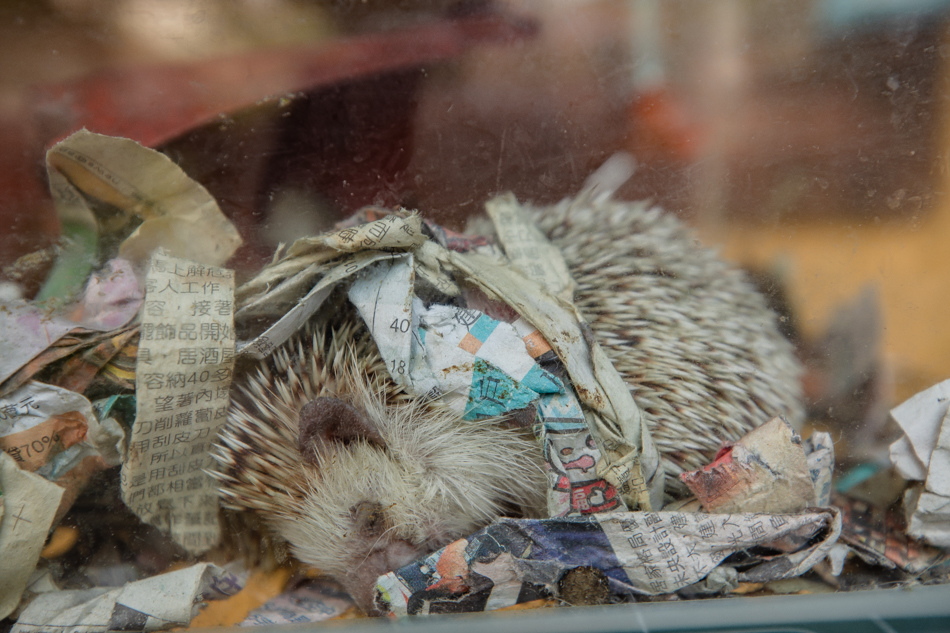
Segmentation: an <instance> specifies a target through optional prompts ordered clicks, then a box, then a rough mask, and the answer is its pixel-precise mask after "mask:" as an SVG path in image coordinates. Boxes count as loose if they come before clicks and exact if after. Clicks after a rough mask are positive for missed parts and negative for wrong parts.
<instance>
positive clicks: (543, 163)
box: [0, 0, 950, 440]
mask: <svg viewBox="0 0 950 633" xmlns="http://www.w3.org/2000/svg"><path fill="white" fill-rule="evenodd" d="M948 11H950V3H948V2H944V1H940V0H824V1H822V0H798V1H790V2H772V1H766V0H717V1H715V2H713V1H709V2H703V1H698V0H697V1H693V0H668V1H660V0H613V1H607V0H587V1H584V0H494V1H492V0H392V1H383V0H371V1H369V2H367V1H365V0H362V1H360V0H335V1H334V0H323V1H319V0H310V1H307V0H204V1H199V0H21V1H16V0H5V1H3V2H0V60H2V61H0V227H2V231H0V266H3V267H4V271H5V272H4V275H6V276H9V275H10V274H11V271H12V270H14V269H13V268H11V266H12V265H13V263H14V262H15V261H16V260H17V259H18V258H20V257H21V256H24V255H26V254H29V253H32V252H34V251H37V250H38V249H43V248H46V247H49V246H50V245H51V244H53V243H54V242H55V241H56V239H57V236H58V231H59V227H58V220H57V218H56V214H55V211H54V210H53V208H52V205H51V202H50V201H49V194H48V190H47V188H46V182H45V177H46V176H45V166H44V159H43V157H44V152H45V150H46V148H48V147H49V146H50V145H51V144H53V143H55V142H56V141H58V140H60V139H62V138H64V137H65V136H67V135H68V134H70V133H71V132H73V131H75V130H77V129H79V128H81V127H86V128H88V129H90V130H91V131H94V132H100V133H104V134H112V135H121V136H127V137H130V138H133V139H135V140H137V141H139V142H141V143H143V144H146V145H148V146H150V147H155V148H157V149H160V150H162V151H164V152H165V153H167V154H168V155H169V156H170V157H171V158H172V159H173V160H175V161H176V162H177V163H178V164H179V165H181V166H182V168H183V169H185V171H186V172H188V173H189V174H190V175H191V176H192V177H193V178H195V179H197V180H198V181H199V182H201V183H202V184H204V185H205V186H206V187H207V188H208V189H209V190H210V191H211V192H212V194H213V195H215V197H216V198H217V199H218V200H219V202H220V204H221V207H222V209H223V210H224V212H225V213H226V214H227V215H228V216H229V217H230V218H232V220H233V221H234V222H235V223H236V224H237V226H238V228H239V229H240V230H241V232H242V234H243V236H244V239H245V242H246V244H245V246H244V247H242V249H241V250H240V251H239V253H238V255H237V256H236V257H235V259H234V260H233V261H232V263H231V265H232V266H233V267H235V268H236V269H238V270H239V272H244V273H247V272H249V271H252V270H253V269H254V268H255V267H257V266H259V265H260V264H261V263H262V262H264V261H266V260H267V259H269V257H270V255H271V254H272V252H273V249H274V247H275V246H276V245H277V244H278V243H279V242H281V241H289V240H292V239H294V238H295V237H298V236H300V235H302V234H305V233H308V232H313V231H319V230H321V229H324V228H327V227H328V226H330V225H331V224H332V223H333V222H335V221H337V220H339V219H340V218H342V217H345V216H346V215H347V214H348V213H349V212H351V211H353V210H355V209H357V208H359V207H360V206H362V205H365V204H382V205H390V206H393V205H404V206H407V207H411V208H418V209H419V210H421V211H423V212H424V213H425V214H426V215H428V216H429V217H432V218H433V219H435V220H436V221H438V222H442V223H444V224H446V225H448V226H450V227H453V228H461V227H463V226H464V224H465V221H466V219H467V218H468V217H469V216H470V215H472V214H475V213H478V212H479V211H480V210H481V208H482V206H481V205H482V203H483V202H484V201H485V200H486V199H487V198H488V197H490V196H492V195H494V194H496V193H500V192H505V191H513V192H514V193H515V194H516V195H517V196H518V197H519V198H520V199H522V200H532V201H535V202H539V203H546V202H553V201H556V200H559V199H561V198H563V197H565V196H568V195H572V194H573V193H576V192H577V191H578V189H579V188H580V187H581V185H582V183H583V182H584V180H585V178H586V177H587V176H588V175H589V174H590V173H591V172H592V171H593V170H594V169H596V168H597V167H598V166H599V165H601V164H602V163H603V162H604V161H605V160H606V159H607V158H608V157H610V156H611V155H613V154H614V153H616V152H620V151H623V152H628V153H630V154H631V155H632V156H633V157H634V158H635V159H636V161H637V165H638V166H637V170H636V172H635V173H634V175H633V177H632V178H631V180H630V181H629V182H628V183H627V184H626V185H624V187H623V188H622V189H621V190H620V191H619V196H620V197H622V198H626V199H639V198H650V199H653V200H655V201H656V202H657V203H659V204H662V205H663V206H664V207H666V208H667V209H668V210H669V211H671V212H673V213H675V214H677V215H678V216H680V217H681V218H682V219H684V220H685V221H687V222H689V223H690V224H691V225H693V226H694V227H695V228H696V230H697V234H698V237H699V239H701V240H702V241H703V242H704V243H706V244H709V245H716V246H718V247H719V248H720V249H721V252H722V253H723V254H724V255H725V256H726V257H728V258H730V259H732V260H734V261H736V262H737V263H739V264H741V265H743V266H745V267H747V268H748V269H749V270H750V271H752V272H754V274H755V278H756V279H757V280H758V281H759V283H760V284H761V285H762V287H763V288H764V289H765V290H766V291H767V292H768V293H769V296H770V297H771V298H772V300H773V302H774V303H775V305H776V307H777V308H778V309H779V310H780V311H781V312H782V315H783V317H782V318H783V323H784V324H785V327H786V329H787V331H788V334H789V336H791V337H793V338H794V339H795V340H796V343H798V345H799V348H800V350H801V353H802V356H803V358H805V359H806V361H807V362H808V366H809V374H808V377H807V383H806V387H807V388H808V393H809V396H810V398H811V403H812V413H813V416H812V417H813V419H825V420H827V421H829V424H830V423H833V422H838V423H841V424H844V426H842V427H840V428H841V429H843V430H840V432H839V436H841V437H844V436H846V435H848V433H847V429H848V428H851V429H857V428H864V427H862V426H860V425H859V424H858V423H859V422H865V423H868V424H877V425H880V424H882V422H881V420H882V419H883V412H884V411H886V409H887V408H888V407H889V406H892V405H893V404H894V403H895V402H897V401H899V400H900V399H903V398H905V397H908V396H910V395H912V394H913V393H915V392H916V391H918V390H920V389H923V388H925V387H927V386H929V385H931V384H933V383H935V382H938V381H941V380H943V379H945V378H947V377H948V376H947V373H948V372H947V359H948V358H950V323H948V321H950V320H948V318H947V309H948V301H947V296H948V293H947V291H948V281H947V271H948V270H950V248H948V244H947V243H948V241H950V200H948V198H947V196H946V195H945V194H944V192H945V189H946V186H947V184H948V169H947V165H948V149H950V130H948V129H947V116H946V115H947V113H948V103H950V102H948V98H947V96H948V88H950V87H948V82H947V80H946V78H947V74H948V56H950V39H948V28H947V17H948V15H950V13H948ZM19 281H20V282H21V283H22V285H23V287H24V289H25V290H26V292H27V294H29V292H31V291H34V290H35V288H36V285H37V283H38V281H39V279H30V278H29V277H26V278H22V277H21V278H20V279H19ZM878 428H879V427H878ZM845 439H846V440H847V439H848V438H846V437H845ZM853 439H854V438H852V440H853Z"/></svg>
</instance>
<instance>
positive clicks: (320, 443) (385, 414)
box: [274, 393, 544, 611]
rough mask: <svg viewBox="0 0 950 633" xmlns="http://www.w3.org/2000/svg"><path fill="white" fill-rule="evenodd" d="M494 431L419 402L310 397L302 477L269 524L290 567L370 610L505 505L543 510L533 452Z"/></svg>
mask: <svg viewBox="0 0 950 633" xmlns="http://www.w3.org/2000/svg"><path fill="white" fill-rule="evenodd" d="M355 402H358V403H359V404H358V405H357V404H355ZM497 422H498V421H497V420H480V421H469V420H462V419H461V418H459V416H458V415H457V414H455V413H453V412H452V411H450V410H449V409H448V408H446V407H442V406H437V405H434V404H433V403H431V402H427V401H424V400H419V399H412V400H410V401H407V402H403V403H399V404H395V405H387V404H386V403H385V402H384V401H383V400H381V399H380V398H374V397H370V396H369V395H368V394H366V393H363V394H362V397H360V398H359V399H358V400H356V401H354V400H344V399H342V398H337V397H332V396H321V397H317V398H315V399H313V400H312V401H310V402H308V403H307V404H306V405H304V406H303V407H302V408H301V410H300V414H299V422H298V442H299V451H300V452H299V454H300V457H301V460H302V461H303V462H304V463H303V468H302V469H301V470H302V473H301V474H302V475H303V476H302V477H301V478H300V479H299V483H297V484H296V488H297V494H295V495H293V496H294V501H293V504H292V507H291V508H288V509H287V510H286V511H282V512H280V516H279V517H276V520H274V524H275V527H276V528H277V530H278V532H279V533H280V534H281V536H283V537H284V538H285V539H286V540H287V541H288V542H289V543H290V544H291V546H292V548H293V551H294V555H295V556H296V557H297V558H299V559H300V560H301V561H303V562H305V563H307V564H310V565H313V566H314V567H316V568H317V569H319V570H321V571H323V572H325V573H328V574H330V575H333V576H335V577H336V578H337V579H338V580H340V581H341V582H342V583H343V585H344V586H345V587H346V589H347V590H348V591H349V592H350V593H351V594H353V596H354V598H355V599H356V600H357V602H358V604H359V606H360V607H361V608H363V609H364V610H367V611H371V610H372V609H373V605H372V592H373V588H374V585H375V582H376V579H377V578H378V577H379V576H381V575H383V574H384V573H386V572H389V571H392V570H395V569H398V568H399V567H402V566H404V565H407V564H409V563H410V562H412V561H413V560H417V559H420V558H422V557H423V556H426V555H428V554H430V553H432V552H433V551H435V550H436V549H438V548H439V547H442V546H444V545H446V544H448V543H449V542H451V541H454V540H456V539H459V538H462V537H464V536H466V535H468V534H471V533H472V532H474V531H476V530H478V529H479V528H481V527H483V526H484V525H485V524H487V523H488V522H490V521H491V520H492V519H493V518H495V517H497V516H498V515H499V513H500V512H501V510H502V508H504V507H515V508H516V507H523V508H531V509H534V508H535V507H541V506H542V504H543V499H544V492H543V489H544V478H543V477H544V475H543V471H542V469H541V468H540V465H539V451H538V450H537V446H536V444H535V443H534V441H533V440H532V439H526V438H524V437H522V436H520V435H518V434H517V433H515V432H513V431H511V430H505V429H503V428H501V427H500V426H499V425H498V423H497Z"/></svg>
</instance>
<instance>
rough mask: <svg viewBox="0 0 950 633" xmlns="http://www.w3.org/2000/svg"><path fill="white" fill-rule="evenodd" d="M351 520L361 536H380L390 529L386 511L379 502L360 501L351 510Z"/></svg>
mask: <svg viewBox="0 0 950 633" xmlns="http://www.w3.org/2000/svg"><path fill="white" fill-rule="evenodd" d="M350 519H352V521H353V525H354V526H355V527H356V530H357V531H358V532H359V533H360V535H361V536H367V537H375V536H380V535H381V534H382V533H383V532H385V531H386V529H387V527H388V526H387V517H386V509H385V508H383V504H381V503H380V502H378V501H360V502H359V503H357V504H356V505H355V506H353V507H352V508H350Z"/></svg>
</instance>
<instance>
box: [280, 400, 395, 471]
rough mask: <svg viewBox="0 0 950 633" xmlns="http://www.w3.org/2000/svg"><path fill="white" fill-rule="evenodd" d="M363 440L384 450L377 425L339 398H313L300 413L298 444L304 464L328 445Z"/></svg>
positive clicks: (311, 460)
mask: <svg viewBox="0 0 950 633" xmlns="http://www.w3.org/2000/svg"><path fill="white" fill-rule="evenodd" d="M358 440H363V441H365V442H369V443H370V444H376V445H377V446H383V445H384V442H383V438H382V436H381V435H380V434H379V430H378V429H377V428H376V425H375V424H373V422H372V421H371V420H370V419H369V418H368V417H367V416H366V415H365V414H364V413H363V412H362V411H360V410H359V409H357V408H356V407H354V406H353V405H351V404H349V403H347V402H344V401H343V400H340V399H339V398H328V397H321V398H314V399H313V400H311V401H310V402H308V403H307V404H305V405H304V406H303V408H302V409H301V410H300V424H299V428H298V432H297V441H298V443H299V445H300V454H301V455H302V456H303V458H304V461H307V462H310V463H313V462H314V461H315V457H316V454H317V453H319V452H320V451H323V450H326V448H327V447H328V445H329V444H331V443H340V444H349V443H350V442H355V441H358Z"/></svg>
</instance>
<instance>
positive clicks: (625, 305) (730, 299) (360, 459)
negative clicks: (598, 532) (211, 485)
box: [214, 196, 804, 613]
mask: <svg viewBox="0 0 950 633" xmlns="http://www.w3.org/2000/svg"><path fill="white" fill-rule="evenodd" d="M525 208H526V210H527V211H528V212H529V213H531V214H532V216H533V218H534V220H535V221H536V223H537V225H538V226H539V228H540V229H541V230H542V231H543V232H544V233H545V234H546V235H547V236H548V238H549V239H550V240H551V241H552V242H553V243H554V244H555V245H556V246H558V247H559V248H560V249H561V251H562V252H563V254H564V258H565V261H566V263H567V265H568V268H569V270H570V272H571V275H572V276H573V277H574V280H575V282H576V284H577V288H576V291H575V303H576V305H577V307H578V308H579V311H580V313H581V314H582V316H583V317H584V318H585V319H586V320H587V321H588V323H589V325H590V327H591V330H592V331H593V333H594V335H595V337H596V339H597V341H598V342H599V344H600V345H601V346H602V347H603V349H604V350H605V352H606V353H607V355H608V357H609V358H610V360H611V361H612V362H613V363H614V366H615V367H616V369H617V370H618V372H619V373H620V375H621V376H622V377H623V378H624V380H625V381H626V383H627V385H628V386H629V387H630V389H631V392H632V394H633V398H634V401H635V402H636V404H637V405H638V407H639V408H640V409H641V412H642V414H643V417H644V419H645V420H646V423H647V424H648V425H649V428H650V432H651V434H652V437H653V440H654V442H655V443H656V445H657V447H658V449H659V451H660V454H661V459H662V462H663V467H664V472H665V473H666V478H667V481H666V492H667V496H668V498H670V499H674V498H681V497H684V496H686V494H687V491H686V489H685V486H684V485H683V484H682V483H681V482H680V480H679V477H678V475H679V474H680V473H682V472H684V471H688V470H693V469H695V468H699V467H700V466H702V465H704V464H705V463H708V461H709V460H711V459H712V458H713V456H714V455H715V453H716V452H717V451H718V450H719V449H720V448H721V447H722V445H723V444H724V443H727V442H730V441H734V440H737V439H738V438H740V437H741V436H742V435H744V434H745V433H746V432H748V431H749V430H751V429H752V428H754V427H756V426H758V425H760V424H763V423H764V422H766V421H768V420H769V419H771V418H773V417H775V416H782V417H784V418H785V419H786V420H787V421H789V422H790V423H792V424H793V425H796V424H800V423H801V421H802V418H803V416H804V412H803V407H802V404H801V399H800V385H799V375H800V368H799V365H798V362H797V360H796V358H795V355H794V351H793V349H792V346H791V344H790V343H789V342H788V341H787V340H786V339H785V338H783V337H782V335H781V334H780V332H779V330H778V328H777V324H776V317H775V315H774V314H773V313H772V312H770V311H769V309H768V307H767V305H766V301H765V299H764V297H763V296H761V295H760V294H758V292H757V291H756V290H755V289H754V288H753V286H752V285H751V284H750V283H749V282H748V281H747V280H746V279H745V277H744V275H743V274H742V273H741V271H739V270H738V269H736V268H734V267H733V266H731V265H729V264H727V263H725V262H724V261H723V260H721V259H720V258H719V257H717V255H716V254H715V253H714V252H713V251H711V250H709V249H707V248H704V247H702V246H700V245H699V244H698V242H697V241H696V240H695V239H694V238H693V237H692V235H691V234H690V232H689V230H688V229H687V228H686V226H685V225H684V224H683V223H681V222H680V221H679V220H678V219H676V218H675V217H674V216H672V215H670V214H668V213H665V212H663V211H662V210H661V209H659V208H657V207H651V206H650V205H648V204H646V203H629V202H618V201H614V200H611V199H609V198H606V197H599V198H595V197H593V196H581V197H579V198H577V199H574V200H567V201H564V202H562V203H560V204H558V205H554V206H551V207H525ZM503 422H504V421H500V420H498V419H487V420H477V421H469V420H463V419H461V418H460V417H459V415H458V414H453V413H452V412H450V411H449V410H448V409H447V408H445V407H443V406H442V405H440V403H439V401H437V400H432V399H427V398H420V397H417V396H412V395H410V394H408V393H406V392H405V391H403V390H402V388H401V387H399V386H397V385H396V384H395V383H394V382H393V380H392V379H391V378H390V377H389V375H388V373H387V372H386V368H385V364H384V363H383V361H382V360H381V357H380V355H379V352H378V350H377V349H376V347H375V344H374V343H373V341H372V339H371V337H370V336H369V334H368V333H367V331H366V330H365V326H363V324H362V323H361V322H360V321H359V318H358V317H356V316H352V318H339V317H337V319H336V321H335V322H334V323H326V322H325V320H324V321H322V322H321V321H319V320H318V321H317V322H314V323H311V324H310V325H309V326H308V327H307V329H306V330H305V331H304V332H303V333H301V334H299V335H297V336H296V337H295V338H293V339H292V340H291V341H290V342H288V343H287V344H285V345H284V346H282V347H280V348H279V349H278V350H277V351H276V352H274V354H273V355H272V357H271V358H270V360H269V361H267V362H265V363H263V364H262V365H260V366H259V367H258V368H257V370H256V371H255V372H253V373H251V374H250V375H248V376H247V377H245V378H244V379H243V381H237V386H236V392H235V394H234V397H233V405H232V408H231V411H230V413H229V421H228V424H227V426H226V427H225V430H224V431H223V433H222V435H221V437H220V439H219V442H218V451H217V454H216V458H217V460H218V462H219V464H220V466H219V469H218V471H217V472H216V473H214V475H215V476H216V477H217V478H218V479H219V480H220V483H221V495H222V498H223V499H224V503H225V505H226V506H228V507H231V508H234V509H251V510H255V511H257V512H259V513H260V514H262V515H263V516H264V517H265V519H266V521H267V523H268V524H269V526H270V528H271V529H272V530H273V531H274V532H275V533H276V534H277V535H279V536H280V537H281V538H283V539H285V540H286V541H287V542H288V543H289V544H290V546H291V551H292V553H293V554H294V555H295V556H296V557H297V558H298V559H300V560H301V561H302V562H304V563H306V564H309V565H312V566H314V567H316V568H317V569H319V570H320V571H322V572H324V573H327V574H329V575H331V576H335V577H336V578H337V579H338V580H340V581H341V583H342V584H343V585H344V587H345V588H346V589H347V590H348V591H349V592H350V593H351V595H353V596H354V598H355V600H356V602H357V604H358V605H359V606H360V607H361V608H362V609H363V610H364V611H366V612H369V613H373V612H375V610H376V605H375V604H374V601H373V586H374V584H375V581H376V578H377V577H378V576H379V575H382V574H383V573H385V572H388V571H391V570H394V569H397V568H399V567H401V566H402V565H404V564H408V563H409V562H411V561H413V560H416V559H418V558H421V557H423V556H425V555H427V554H429V553H431V552H432V551H434V550H436V549H437V548H439V547H441V546H443V545H445V544H447V543H448V542H450V541H452V540H455V539H457V538H461V537H463V536H466V535H468V534H470V533H472V532H474V531H475V530H477V529H478V528H480V527H483V526H484V525H485V524H487V523H488V522H490V521H491V520H492V519H493V518H495V517H496V516H499V515H501V514H508V515H513V516H525V517H537V516H542V515H543V513H544V497H545V493H546V491H545V487H546V485H547V479H546V478H545V473H544V471H543V468H542V464H541V453H542V451H541V449H540V447H539V446H538V444H537V443H536V442H535V441H534V440H533V439H532V438H531V437H526V435H525V434H523V433H519V432H516V429H514V428H512V427H513V426H514V425H512V424H505V423H503Z"/></svg>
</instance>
